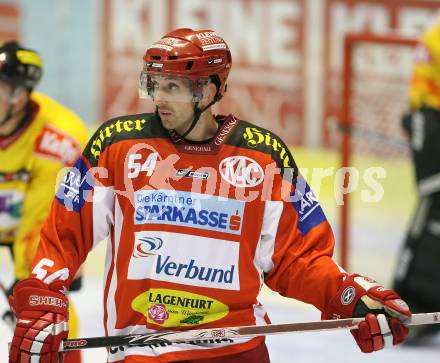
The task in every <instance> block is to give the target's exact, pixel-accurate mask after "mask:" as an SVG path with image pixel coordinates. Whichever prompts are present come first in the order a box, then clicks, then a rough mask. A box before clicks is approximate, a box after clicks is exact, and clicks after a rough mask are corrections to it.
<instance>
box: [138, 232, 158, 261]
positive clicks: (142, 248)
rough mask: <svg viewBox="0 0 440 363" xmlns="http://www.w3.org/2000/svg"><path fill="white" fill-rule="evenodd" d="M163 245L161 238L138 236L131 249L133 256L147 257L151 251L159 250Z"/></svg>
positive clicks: (151, 253)
mask: <svg viewBox="0 0 440 363" xmlns="http://www.w3.org/2000/svg"><path fill="white" fill-rule="evenodd" d="M162 245H163V241H162V239H161V238H157V237H140V238H139V239H138V240H136V242H135V246H134V249H133V257H134V258H139V257H148V256H151V255H153V254H154V252H152V251H157V250H159V249H160V248H161V247H162Z"/></svg>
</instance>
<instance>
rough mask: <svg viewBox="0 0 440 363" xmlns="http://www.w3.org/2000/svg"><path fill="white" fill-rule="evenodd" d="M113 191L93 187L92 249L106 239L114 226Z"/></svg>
mask: <svg viewBox="0 0 440 363" xmlns="http://www.w3.org/2000/svg"><path fill="white" fill-rule="evenodd" d="M114 200H115V190H114V188H113V187H99V186H97V187H95V188H94V190H93V248H95V247H96V245H97V244H98V243H99V242H101V241H102V240H103V239H104V238H107V237H108V235H109V234H110V228H111V225H113V224H114V220H113V208H114Z"/></svg>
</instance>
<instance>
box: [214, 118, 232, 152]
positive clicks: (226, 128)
mask: <svg viewBox="0 0 440 363" xmlns="http://www.w3.org/2000/svg"><path fill="white" fill-rule="evenodd" d="M237 123H238V121H237V119H235V118H234V117H231V118H230V119H229V120H227V121H225V123H224V124H223V125H222V126H221V127H220V130H219V132H218V133H217V136H216V137H215V139H214V144H215V145H216V146H220V145H221V144H223V142H224V141H225V139H226V138H227V137H228V136H229V135H230V133H231V131H232V130H233V129H234V128H235V126H236V125H237Z"/></svg>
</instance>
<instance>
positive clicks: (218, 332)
mask: <svg viewBox="0 0 440 363" xmlns="http://www.w3.org/2000/svg"><path fill="white" fill-rule="evenodd" d="M361 321H364V318H352V319H339V320H321V321H313V322H307V323H289V324H271V325H263V326H239V327H232V328H213V329H195V330H184V331H166V332H157V333H147V334H130V335H119V336H109V337H93V338H80V339H68V340H65V341H64V344H63V350H64V351H67V350H75V349H86V348H100V347H114V346H142V345H151V346H166V345H170V344H173V343H196V342H205V343H209V342H211V343H214V342H220V341H231V340H233V339H234V338H253V337H256V336H262V335H273V334H283V333H293V332H311V331H326V330H337V329H356V328H357V327H358V325H359V323H360V322H361ZM438 323H440V312H436V313H424V314H413V315H412V317H411V318H410V319H408V321H407V322H405V324H406V325H423V324H438Z"/></svg>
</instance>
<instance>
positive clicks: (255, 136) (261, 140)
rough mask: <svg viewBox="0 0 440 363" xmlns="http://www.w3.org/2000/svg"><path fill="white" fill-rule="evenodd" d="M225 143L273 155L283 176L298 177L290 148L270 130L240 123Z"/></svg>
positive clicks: (292, 178) (291, 178)
mask: <svg viewBox="0 0 440 363" xmlns="http://www.w3.org/2000/svg"><path fill="white" fill-rule="evenodd" d="M225 143H226V144H227V145H234V146H237V147H242V148H246V149H251V150H256V151H260V152H262V153H265V154H269V155H271V156H272V159H273V160H274V161H275V162H276V163H277V166H278V167H279V168H280V169H281V173H282V175H283V176H284V177H285V178H288V179H289V180H294V178H296V176H297V175H298V167H297V166H296V163H295V160H294V159H293V156H292V154H291V153H290V151H289V148H288V147H287V146H286V144H285V143H284V142H283V141H282V140H281V138H279V137H278V136H277V135H275V134H274V133H272V132H270V131H269V130H266V129H264V128H262V127H259V126H256V125H253V124H251V123H249V122H247V121H240V122H239V124H238V125H237V127H236V128H235V130H234V133H233V134H232V135H231V136H230V137H229V138H228V140H227V141H226V142H225Z"/></svg>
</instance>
